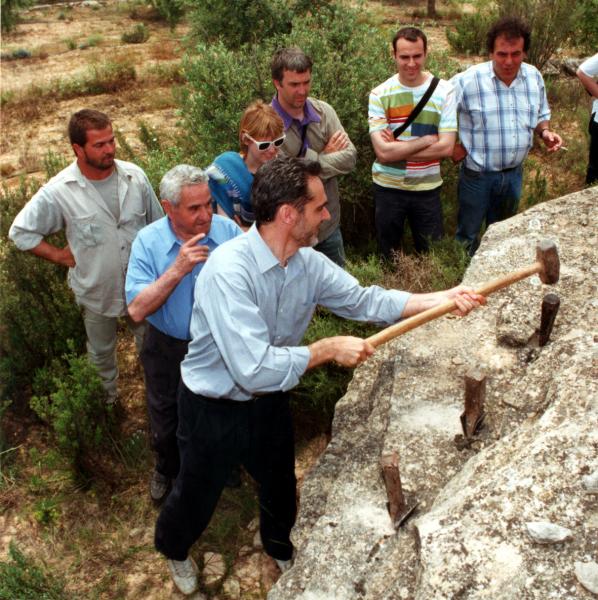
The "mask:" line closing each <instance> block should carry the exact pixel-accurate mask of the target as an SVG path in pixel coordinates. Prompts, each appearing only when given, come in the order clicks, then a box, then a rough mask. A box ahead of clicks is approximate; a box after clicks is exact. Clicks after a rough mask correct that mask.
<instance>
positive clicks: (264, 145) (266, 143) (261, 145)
mask: <svg viewBox="0 0 598 600" xmlns="http://www.w3.org/2000/svg"><path fill="white" fill-rule="evenodd" d="M245 136H246V137H248V138H249V139H250V140H251V141H252V142H253V143H254V144H255V145H256V146H257V149H258V150H259V151H260V152H265V151H266V150H268V148H270V146H271V145H272V144H274V146H275V147H276V148H279V147H280V146H282V145H283V144H284V138H285V137H286V135H285V134H284V133H283V134H282V135H281V136H280V137H279V138H276V139H275V140H263V141H261V142H259V141H258V140H254V139H253V138H252V137H251V136H250V135H249V134H248V133H246V134H245Z"/></svg>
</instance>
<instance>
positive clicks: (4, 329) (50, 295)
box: [0, 159, 85, 403]
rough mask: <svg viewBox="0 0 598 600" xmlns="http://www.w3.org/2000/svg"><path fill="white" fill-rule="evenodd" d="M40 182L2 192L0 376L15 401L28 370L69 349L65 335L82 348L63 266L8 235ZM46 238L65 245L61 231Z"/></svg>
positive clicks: (80, 330)
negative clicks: (18, 244) (34, 253)
mask: <svg viewBox="0 0 598 600" xmlns="http://www.w3.org/2000/svg"><path fill="white" fill-rule="evenodd" d="M51 162H52V161H51V160H50V159H48V165H50V163H51ZM55 166H56V164H55ZM38 187H39V184H38V183H37V182H35V181H30V182H26V181H24V180H23V181H21V185H20V186H19V187H18V188H16V189H13V190H9V189H8V188H6V187H4V188H3V189H2V190H1V191H0V256H1V258H2V261H1V263H0V323H2V326H1V328H0V381H2V389H1V392H2V396H3V397H5V398H10V399H12V400H14V401H17V403H18V402H19V401H21V400H23V398H25V397H26V396H27V394H28V389H29V386H30V385H31V375H32V373H33V372H34V371H35V370H36V369H39V368H41V367H44V366H46V365H48V364H50V361H52V360H53V359H55V358H58V357H60V356H61V355H63V354H64V353H65V352H66V351H67V350H68V346H67V339H69V338H70V339H72V340H74V344H75V348H76V349H77V350H79V351H83V349H84V347H85V332H84V328H83V321H82V319H81V314H80V310H79V308H78V307H77V306H76V304H75V302H74V301H73V296H72V293H71V291H70V290H69V288H68V286H67V283H66V268H64V267H61V266H59V265H55V264H52V263H49V262H47V261H44V260H40V259H39V258H37V257H35V256H32V255H30V254H29V253H28V252H21V251H20V250H18V249H17V248H16V246H15V245H14V244H13V243H12V242H10V241H9V240H8V229H9V227H10V225H11V224H12V222H13V220H14V217H15V216H16V214H17V212H18V211H19V210H20V209H21V207H22V206H23V205H24V204H25V202H26V201H27V200H29V198H30V197H31V196H32V195H33V194H34V192H35V191H36V190H37V188H38ZM49 241H50V242H51V243H55V244H57V245H64V244H65V240H64V237H63V236H62V235H56V236H51V238H50V239H49Z"/></svg>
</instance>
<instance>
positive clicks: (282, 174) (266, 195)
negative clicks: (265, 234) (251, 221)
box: [251, 156, 322, 226]
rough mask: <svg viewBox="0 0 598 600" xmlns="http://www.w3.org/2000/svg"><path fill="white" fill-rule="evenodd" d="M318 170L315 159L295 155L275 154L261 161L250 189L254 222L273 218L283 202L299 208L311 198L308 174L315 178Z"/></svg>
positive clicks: (320, 168) (300, 209)
mask: <svg viewBox="0 0 598 600" xmlns="http://www.w3.org/2000/svg"><path fill="white" fill-rule="evenodd" d="M321 172H322V166H321V165H320V163H319V162H318V161H316V160H309V159H307V158H297V157H296V156H277V157H276V158H273V159H272V160H269V161H268V162H267V163H265V164H263V165H262V166H261V167H260V168H259V169H258V170H257V172H256V174H255V178H254V180H253V186H252V188H251V204H252V205H253V212H254V213H255V222H256V224H257V225H258V226H259V225H262V224H263V223H270V222H272V221H274V219H275V217H276V211H277V210H278V207H279V206H281V205H283V204H290V205H291V206H294V207H295V208H296V209H297V210H299V211H302V210H303V207H304V206H305V205H306V204H307V203H308V202H309V201H310V200H311V199H312V196H311V195H310V193H309V190H308V186H307V184H308V181H309V177H316V176H318V175H319V174H320V173H321Z"/></svg>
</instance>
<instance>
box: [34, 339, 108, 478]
mask: <svg viewBox="0 0 598 600" xmlns="http://www.w3.org/2000/svg"><path fill="white" fill-rule="evenodd" d="M33 391H34V395H33V396H32V397H31V400H30V405H31V408H32V409H33V410H34V411H35V413H36V414H37V415H38V416H39V417H40V418H41V419H42V420H43V421H45V422H46V423H48V424H49V425H50V427H51V428H52V430H53V432H54V435H55V439H56V444H57V446H58V448H59V450H60V451H61V452H62V453H63V454H64V455H65V456H66V457H68V458H69V459H70V460H71V462H72V464H73V466H74V467H75V469H76V470H77V472H79V473H82V474H84V475H90V474H94V470H95V469H94V466H95V465H96V462H97V458H98V455H101V450H102V449H105V448H107V447H108V441H109V440H110V439H111V437H112V436H111V431H112V427H113V424H114V423H113V415H112V407H111V406H108V405H107V404H106V392H105V390H104V387H103V386H102V381H101V379H100V377H99V375H98V373H97V369H96V367H95V366H94V365H92V364H91V363H90V362H89V359H88V358H87V356H82V355H79V354H78V353H77V352H75V350H74V345H73V344H72V343H69V352H68V353H67V354H65V355H64V356H63V357H61V360H57V359H55V360H54V361H52V364H51V365H50V366H49V367H43V368H41V369H38V370H37V371H36V373H35V376H34V382H33Z"/></svg>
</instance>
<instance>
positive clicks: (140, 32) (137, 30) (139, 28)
mask: <svg viewBox="0 0 598 600" xmlns="http://www.w3.org/2000/svg"><path fill="white" fill-rule="evenodd" d="M148 38H149V29H148V28H147V27H146V26H145V24H144V23H137V25H135V27H133V28H132V29H129V30H128V31H125V32H124V33H123V34H122V35H121V36H120V39H121V41H122V42H123V43H124V44H143V42H146V41H147V40H148Z"/></svg>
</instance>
